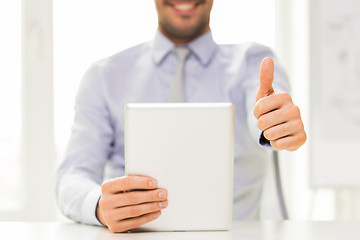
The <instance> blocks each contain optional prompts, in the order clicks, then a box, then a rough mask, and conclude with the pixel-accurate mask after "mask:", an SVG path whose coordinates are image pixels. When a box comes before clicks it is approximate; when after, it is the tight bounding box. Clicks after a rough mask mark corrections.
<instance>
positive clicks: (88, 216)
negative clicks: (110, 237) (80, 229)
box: [81, 187, 104, 226]
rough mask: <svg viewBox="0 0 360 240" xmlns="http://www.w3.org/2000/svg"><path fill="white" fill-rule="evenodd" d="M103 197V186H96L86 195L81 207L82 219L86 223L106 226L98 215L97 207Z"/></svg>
mask: <svg viewBox="0 0 360 240" xmlns="http://www.w3.org/2000/svg"><path fill="white" fill-rule="evenodd" d="M100 197H101V187H97V188H94V189H93V190H91V191H90V192H89V193H88V194H87V195H86V197H85V199H84V202H83V204H82V207H81V216H82V217H81V221H82V222H83V223H85V224H90V225H97V226H104V225H103V224H102V223H101V222H100V221H99V220H98V219H97V217H96V207H97V204H98V201H99V199H100Z"/></svg>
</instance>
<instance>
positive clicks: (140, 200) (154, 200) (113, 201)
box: [96, 176, 168, 232]
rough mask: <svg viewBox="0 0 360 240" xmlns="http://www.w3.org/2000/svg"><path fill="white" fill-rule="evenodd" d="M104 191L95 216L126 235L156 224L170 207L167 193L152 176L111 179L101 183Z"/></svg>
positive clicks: (110, 228) (113, 230) (115, 230)
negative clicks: (144, 226)
mask: <svg viewBox="0 0 360 240" xmlns="http://www.w3.org/2000/svg"><path fill="white" fill-rule="evenodd" d="M144 190H146V191H144ZM101 191H102V195H101V197H100V200H99V203H98V205H97V207H96V216H97V218H98V219H99V221H100V222H101V223H102V224H104V225H105V226H107V227H108V228H109V230H110V231H111V232H126V231H128V230H130V229H133V228H137V227H139V226H141V225H143V224H145V223H147V222H150V221H153V220H155V219H156V218H158V217H159V216H160V214H161V210H162V209H164V208H166V207H167V205H168V202H167V191H166V190H165V189H157V182H156V180H155V179H153V178H150V177H144V176H125V177H121V178H116V179H112V180H109V181H107V182H105V183H103V184H102V186H101Z"/></svg>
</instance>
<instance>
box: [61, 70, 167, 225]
mask: <svg viewBox="0 0 360 240" xmlns="http://www.w3.org/2000/svg"><path fill="white" fill-rule="evenodd" d="M101 81H102V75H101V72H100V70H99V69H98V68H97V67H92V68H91V69H90V70H89V71H88V72H87V73H86V74H85V76H84V79H83V81H82V84H81V86H80V89H79V92H78V94H77V98H76V104H75V120H74V124H73V128H72V134H71V138H70V141H69V144H68V147H67V151H66V154H65V159H64V162H63V163H62V164H61V166H60V167H59V170H58V175H57V186H56V193H57V199H58V203H59V206H60V209H61V211H62V212H63V213H64V214H65V215H66V216H68V217H69V218H71V219H73V220H75V221H78V222H81V223H86V224H94V225H105V226H107V227H108V228H109V229H110V230H111V231H113V232H123V231H127V230H129V229H132V228H135V227H138V226H140V225H142V224H144V223H146V222H149V221H152V220H154V219H155V218H157V217H158V216H159V215H160V210H162V209H164V208H165V207H166V206H167V192H166V190H164V189H157V182H156V180H154V179H152V178H149V177H141V176H126V177H121V178H117V179H112V180H109V181H107V182H105V183H103V177H104V176H103V175H104V166H105V164H106V160H107V159H108V158H109V157H110V155H111V154H112V152H113V151H114V149H113V146H114V141H115V136H114V133H115V130H114V129H113V125H112V122H111V117H110V112H109V109H108V108H107V104H106V100H105V97H104V96H106V95H105V94H104V91H103V87H102V82H101ZM150 183H151V184H150ZM135 189H137V190H139V189H142V190H148V191H136V190H135Z"/></svg>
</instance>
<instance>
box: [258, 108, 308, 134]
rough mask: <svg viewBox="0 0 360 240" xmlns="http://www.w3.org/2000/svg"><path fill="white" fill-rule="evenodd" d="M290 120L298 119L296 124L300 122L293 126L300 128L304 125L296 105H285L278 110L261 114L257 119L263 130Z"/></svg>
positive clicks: (259, 126)
mask: <svg viewBox="0 0 360 240" xmlns="http://www.w3.org/2000/svg"><path fill="white" fill-rule="evenodd" d="M289 121H296V124H299V125H298V126H293V127H296V128H298V127H300V126H302V121H301V117H300V110H299V108H298V107H297V106H295V105H290V106H284V107H282V108H279V109H277V110H274V111H271V112H268V113H265V114H263V115H261V116H260V117H259V119H258V121H257V126H258V128H259V129H260V130H261V131H265V130H267V129H269V128H271V127H274V126H276V125H279V124H283V123H286V122H289Z"/></svg>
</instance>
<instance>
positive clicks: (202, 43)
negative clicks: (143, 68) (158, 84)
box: [152, 30, 217, 65]
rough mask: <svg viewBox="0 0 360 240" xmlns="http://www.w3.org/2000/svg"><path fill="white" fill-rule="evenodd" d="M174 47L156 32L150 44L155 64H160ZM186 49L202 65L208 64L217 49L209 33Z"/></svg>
mask: <svg viewBox="0 0 360 240" xmlns="http://www.w3.org/2000/svg"><path fill="white" fill-rule="evenodd" d="M174 47H175V44H174V43H173V42H172V41H170V40H169V39H168V38H166V37H165V36H164V35H163V34H162V33H160V31H159V30H158V31H157V32H156V34H155V38H154V40H153V44H152V48H153V52H152V55H153V59H154V61H155V63H156V64H160V63H161V62H162V61H163V60H164V58H165V57H166V56H167V55H168V53H169V52H170V51H171V50H172V49H173V48H174ZM188 47H189V49H190V50H191V52H192V53H193V54H194V55H195V56H196V57H197V58H198V59H199V60H200V62H201V63H202V64H203V65H207V64H208V63H209V62H210V60H211V57H212V55H213V54H214V53H215V51H216V49H217V45H216V43H215V42H214V40H213V38H212V34H211V31H209V32H207V33H205V34H203V35H202V36H200V37H198V38H197V39H195V40H193V41H192V42H190V43H189V44H188Z"/></svg>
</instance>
